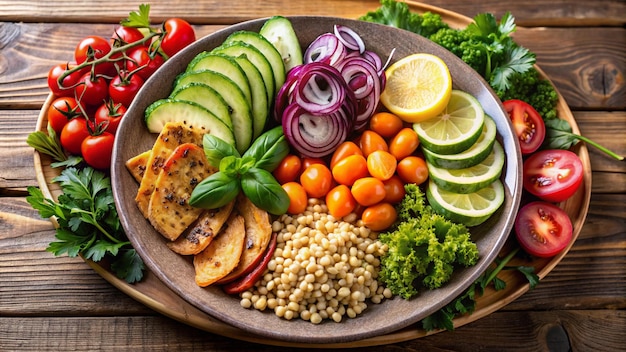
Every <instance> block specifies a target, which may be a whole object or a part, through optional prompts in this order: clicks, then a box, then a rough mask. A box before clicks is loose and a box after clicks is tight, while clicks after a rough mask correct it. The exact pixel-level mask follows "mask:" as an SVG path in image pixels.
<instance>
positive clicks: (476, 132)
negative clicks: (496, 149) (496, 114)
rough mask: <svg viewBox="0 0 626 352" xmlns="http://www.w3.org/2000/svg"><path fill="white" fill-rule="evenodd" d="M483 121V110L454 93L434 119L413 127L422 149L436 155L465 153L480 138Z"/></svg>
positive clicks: (469, 98) (473, 102)
mask: <svg viewBox="0 0 626 352" xmlns="http://www.w3.org/2000/svg"><path fill="white" fill-rule="evenodd" d="M484 121H485V112H484V111H483V108H482V106H481V105H480V103H479V102H478V100H476V98H474V97H473V96H471V95H470V94H468V93H465V92H463V91H460V90H456V89H453V90H452V93H451V96H450V100H449V101H448V105H447V106H446V108H445V109H444V110H443V111H442V112H441V113H440V114H438V115H437V116H435V117H433V118H430V119H428V120H425V121H422V122H417V123H414V124H413V129H414V130H415V132H417V135H418V136H419V138H420V143H421V144H422V146H423V147H424V148H426V149H428V150H430V151H433V152H435V153H439V154H456V153H460V152H462V151H464V150H467V149H468V148H469V147H471V146H472V144H474V143H475V142H476V140H478V137H480V134H481V133H482V130H483V123H484Z"/></svg>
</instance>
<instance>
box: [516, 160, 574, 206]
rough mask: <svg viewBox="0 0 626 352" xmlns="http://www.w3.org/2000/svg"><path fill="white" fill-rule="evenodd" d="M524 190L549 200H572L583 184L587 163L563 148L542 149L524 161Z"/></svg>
mask: <svg viewBox="0 0 626 352" xmlns="http://www.w3.org/2000/svg"><path fill="white" fill-rule="evenodd" d="M523 178H524V189H526V190H527V191H528V192H530V193H531V194H533V195H535V196H537V197H539V198H541V199H543V200H545V201H547V202H562V201H564V200H566V199H567V198H569V197H571V196H572V195H573V194H574V193H575V192H576V190H578V187H580V185H581V183H582V181H583V164H582V162H581V161H580V158H578V155H576V154H575V153H573V152H571V151H569V150H562V149H550V150H541V151H539V152H536V153H535V154H533V155H531V156H530V157H529V158H528V159H526V161H524V168H523Z"/></svg>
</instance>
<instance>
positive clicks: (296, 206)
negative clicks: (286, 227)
mask: <svg viewBox="0 0 626 352" xmlns="http://www.w3.org/2000/svg"><path fill="white" fill-rule="evenodd" d="M282 187H283V189H284V190H285V192H287V195H288V196H289V208H287V212H288V213H289V214H293V215H295V214H301V213H303V212H304V211H305V210H306V207H307V204H308V202H309V197H308V195H307V193H306V191H305V190H304V187H302V185H301V184H299V183H298V182H295V181H289V182H287V183H284V184H283V185H282Z"/></svg>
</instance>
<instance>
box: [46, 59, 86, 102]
mask: <svg viewBox="0 0 626 352" xmlns="http://www.w3.org/2000/svg"><path fill="white" fill-rule="evenodd" d="M74 67H76V64H70V63H65V64H58V65H54V66H52V68H51V69H50V71H48V88H50V91H51V92H52V94H54V95H56V96H57V97H73V96H74V87H75V86H76V84H77V83H78V82H79V81H80V78H81V77H82V76H83V75H84V74H85V72H87V70H86V69H84V70H78V71H75V72H72V73H69V74H68V75H67V76H65V77H64V78H63V83H62V85H59V79H60V78H61V76H62V75H63V74H65V73H66V72H67V71H69V70H71V69H72V68H74Z"/></svg>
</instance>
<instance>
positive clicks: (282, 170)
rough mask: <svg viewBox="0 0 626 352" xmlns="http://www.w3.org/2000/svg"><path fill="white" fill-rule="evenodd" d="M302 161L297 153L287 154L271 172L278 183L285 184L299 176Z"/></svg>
mask: <svg viewBox="0 0 626 352" xmlns="http://www.w3.org/2000/svg"><path fill="white" fill-rule="evenodd" d="M301 167H302V161H301V160H300V158H299V157H298V156H297V155H293V154H289V155H287V156H285V157H284V158H283V160H281V161H280V164H278V166H277V167H276V169H274V171H273V172H272V174H273V175H274V178H275V179H276V181H278V183H280V184H281V185H282V184H285V183H287V182H290V181H295V180H297V179H298V177H299V176H300V170H301Z"/></svg>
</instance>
